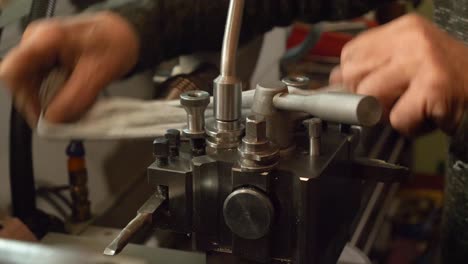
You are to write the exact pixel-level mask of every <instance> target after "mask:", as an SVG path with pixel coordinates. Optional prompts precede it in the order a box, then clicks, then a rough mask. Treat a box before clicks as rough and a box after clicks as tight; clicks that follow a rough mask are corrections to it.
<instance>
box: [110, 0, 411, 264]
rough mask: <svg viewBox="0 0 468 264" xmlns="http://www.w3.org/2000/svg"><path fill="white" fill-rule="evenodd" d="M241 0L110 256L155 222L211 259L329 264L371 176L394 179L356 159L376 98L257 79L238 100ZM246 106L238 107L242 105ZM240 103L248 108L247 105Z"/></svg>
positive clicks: (376, 112) (391, 169) (396, 172)
mask: <svg viewBox="0 0 468 264" xmlns="http://www.w3.org/2000/svg"><path fill="white" fill-rule="evenodd" d="M243 5H244V1H243V0H232V1H231V5H230V9H229V14H228V20H227V23H226V32H225V37H224V45H223V50H222V60H221V74H220V76H219V77H218V78H216V79H215V80H214V92H213V93H214V102H213V110H214V118H213V119H208V120H205V115H204V112H205V110H206V109H207V106H208V105H209V104H210V95H209V94H208V93H206V92H203V91H189V92H186V93H184V94H182V95H181V97H180V102H181V104H182V106H183V107H184V108H185V110H186V112H187V127H186V129H184V130H183V131H182V135H180V133H179V131H177V130H169V131H168V133H167V134H166V136H165V137H162V138H158V139H156V140H155V141H154V155H155V159H156V160H155V162H154V163H153V164H151V165H150V166H149V168H148V182H149V184H150V185H151V186H153V187H154V190H155V193H154V195H153V196H152V197H151V198H150V199H149V200H148V201H147V202H146V203H145V204H144V205H143V206H142V207H141V209H140V210H139V211H138V215H137V217H136V218H135V219H134V220H133V221H132V222H130V224H129V225H128V226H127V227H126V228H125V229H124V230H123V231H122V233H121V234H120V235H119V236H118V237H117V238H116V239H115V240H114V241H113V242H112V243H111V244H110V245H109V246H108V247H107V248H106V250H105V252H104V253H105V254H108V255H114V254H117V253H118V252H120V250H122V248H123V247H124V246H125V244H126V242H127V241H128V238H129V237H130V236H131V234H132V233H134V232H135V231H136V230H138V229H139V228H141V227H142V226H145V225H146V224H147V223H151V224H152V225H154V226H155V227H157V228H161V229H167V230H170V231H172V232H176V233H182V234H187V239H189V240H190V241H191V246H190V249H189V250H194V251H200V252H206V254H207V262H208V263H221V262H222V263H309V264H310V263H336V262H337V260H338V257H339V256H340V254H341V252H342V250H343V248H344V246H345V244H346V243H347V242H348V241H349V239H350V235H351V234H352V232H353V231H354V230H355V228H356V226H357V224H358V222H359V221H358V219H359V217H360V216H361V215H360V214H361V213H362V207H363V206H362V204H363V199H365V194H366V193H367V192H368V190H366V188H368V187H369V184H368V183H369V182H378V181H380V182H389V183H390V182H394V181H398V180H399V179H401V178H402V176H404V175H405V172H406V170H405V168H403V167H399V166H396V165H392V164H389V163H385V162H383V161H379V160H372V159H365V158H359V157H357V156H356V155H355V153H356V151H355V150H356V148H357V147H358V145H359V144H360V141H361V139H362V127H371V126H374V125H376V124H377V123H378V122H379V120H380V117H381V113H382V109H381V107H380V105H379V103H378V101H377V100H376V99H375V98H372V97H369V96H362V95H354V94H349V93H345V92H319V93H311V94H309V95H304V94H303V93H300V92H297V91H301V87H303V86H304V84H305V82H307V80H306V78H303V77H300V76H296V77H291V78H286V79H284V80H283V82H280V81H278V82H270V83H260V84H258V85H257V87H256V89H255V94H254V96H253V98H249V99H248V100H249V101H251V102H245V100H246V99H245V98H246V97H244V102H242V100H243V96H242V82H241V80H239V79H238V78H237V77H236V71H235V69H236V52H237V48H238V47H237V45H238V39H239V32H240V28H241V18H242V14H243ZM246 104H249V106H251V108H250V111H248V113H246V115H243V112H242V109H243V106H245V105H246ZM244 112H245V111H244Z"/></svg>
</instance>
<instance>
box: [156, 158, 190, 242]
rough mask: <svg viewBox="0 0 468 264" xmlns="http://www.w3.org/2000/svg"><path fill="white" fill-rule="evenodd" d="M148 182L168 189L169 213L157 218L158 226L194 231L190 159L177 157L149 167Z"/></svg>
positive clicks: (181, 230)
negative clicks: (166, 162) (161, 164)
mask: <svg viewBox="0 0 468 264" xmlns="http://www.w3.org/2000/svg"><path fill="white" fill-rule="evenodd" d="M148 182H149V184H151V185H152V186H154V187H155V188H161V187H162V188H164V189H166V190H167V206H168V208H167V213H166V214H162V215H161V216H160V217H158V219H156V224H157V225H158V227H160V228H163V229H170V230H172V231H174V232H179V233H191V232H192V204H193V201H192V170H191V168H190V161H188V160H186V159H183V158H179V157H175V158H173V159H171V161H170V163H168V164H167V165H164V166H160V165H159V164H158V163H157V162H154V163H153V164H151V165H150V166H149V167H148Z"/></svg>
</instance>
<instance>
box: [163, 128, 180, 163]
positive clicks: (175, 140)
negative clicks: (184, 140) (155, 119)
mask: <svg viewBox="0 0 468 264" xmlns="http://www.w3.org/2000/svg"><path fill="white" fill-rule="evenodd" d="M164 137H165V138H166V139H167V140H168V142H169V154H170V156H171V157H177V156H179V145H180V131H179V130H177V129H168V130H167V131H166V134H165V135H164Z"/></svg>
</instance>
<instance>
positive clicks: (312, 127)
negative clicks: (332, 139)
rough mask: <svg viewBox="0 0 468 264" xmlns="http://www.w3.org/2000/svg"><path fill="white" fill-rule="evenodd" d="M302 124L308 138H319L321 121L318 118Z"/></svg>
mask: <svg viewBox="0 0 468 264" xmlns="http://www.w3.org/2000/svg"><path fill="white" fill-rule="evenodd" d="M303 124H304V125H305V126H306V128H307V131H308V132H309V138H319V137H320V136H321V135H322V120H321V119H320V118H311V119H308V120H305V121H304V122H303Z"/></svg>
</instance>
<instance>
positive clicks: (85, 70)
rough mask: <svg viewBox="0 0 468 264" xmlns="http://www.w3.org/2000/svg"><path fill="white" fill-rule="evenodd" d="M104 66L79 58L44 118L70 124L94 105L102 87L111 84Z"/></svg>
mask: <svg viewBox="0 0 468 264" xmlns="http://www.w3.org/2000/svg"><path fill="white" fill-rule="evenodd" d="M104 69H105V65H100V64H99V62H98V61H96V60H95V59H94V58H91V57H88V58H86V57H83V58H80V60H79V61H78V64H77V65H76V67H75V69H74V71H73V72H72V74H71V76H70V78H69V79H68V80H67V82H66V83H65V86H64V87H63V89H61V90H60V91H59V92H58V93H57V95H56V96H55V97H54V99H53V100H52V102H51V103H50V105H49V106H48V108H47V112H46V114H45V118H46V119H47V120H48V121H50V122H54V123H61V122H71V121H74V120H76V119H78V118H79V117H81V116H82V114H84V113H85V112H86V110H87V109H89V108H90V106H91V105H92V104H93V103H94V101H95V100H96V98H97V96H98V95H99V92H100V91H101V89H102V88H103V87H105V86H106V85H107V84H108V83H110V82H111V80H112V78H110V76H112V75H111V74H106V72H105V70H104Z"/></svg>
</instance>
